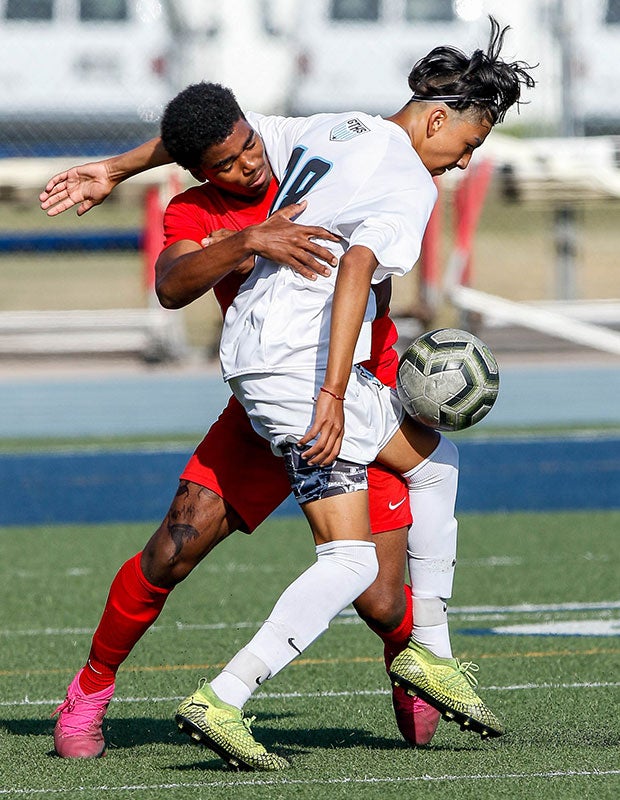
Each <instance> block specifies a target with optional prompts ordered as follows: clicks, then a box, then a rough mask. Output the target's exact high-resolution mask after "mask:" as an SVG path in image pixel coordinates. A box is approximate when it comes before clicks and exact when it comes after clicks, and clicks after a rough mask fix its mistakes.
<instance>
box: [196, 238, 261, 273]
mask: <svg viewBox="0 0 620 800" xmlns="http://www.w3.org/2000/svg"><path fill="white" fill-rule="evenodd" d="M235 233H239V231H233V230H230V228H220V229H219V230H217V231H211V233H210V234H209V235H208V236H205V238H204V239H202V240H201V242H200V244H201V245H202V246H203V247H208V246H209V245H210V244H216V243H217V242H222V241H224V239H228V237H229V236H233V235H234V234H235ZM253 269H254V256H249V257H248V258H246V259H245V261H242V262H241V264H239V266H238V267H236V269H235V270H234V271H235V272H240V273H241V274H242V275H245V274H246V273H248V272H251V271H252V270H253Z"/></svg>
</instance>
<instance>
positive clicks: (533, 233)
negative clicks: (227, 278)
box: [0, 0, 620, 357]
mask: <svg viewBox="0 0 620 800" xmlns="http://www.w3.org/2000/svg"><path fill="white" fill-rule="evenodd" d="M488 14H493V15H494V16H495V17H496V18H497V19H498V20H499V22H500V23H501V24H502V25H510V26H511V27H512V30H511V31H510V32H509V33H508V35H507V38H506V43H505V48H504V51H503V55H504V57H505V58H508V59H513V58H514V59H515V60H517V59H518V60H523V61H526V62H528V63H530V64H537V65H538V66H537V68H536V70H535V75H536V78H537V81H538V85H537V87H536V89H535V90H534V91H533V92H531V93H529V96H527V97H525V98H524V100H525V101H526V102H525V104H523V105H522V106H521V109H520V113H517V111H516V110H513V111H511V112H510V114H509V116H508V117H507V120H506V123H505V124H504V125H502V126H501V128H499V129H498V130H497V131H496V132H494V134H493V136H492V137H490V139H489V141H488V143H487V144H485V148H484V149H483V151H481V152H480V154H479V155H478V154H477V155H476V158H475V160H474V162H473V165H472V168H470V170H467V172H466V173H464V174H463V175H458V176H455V175H449V176H444V178H442V181H441V182H440V202H439V204H438V209H437V213H436V215H435V219H434V221H433V225H432V226H431V230H430V232H429V235H428V238H427V242H426V243H425V244H426V246H425V252H424V254H423V259H422V261H421V265H420V269H418V270H417V271H414V274H413V275H412V276H411V277H410V278H408V279H407V280H406V281H402V282H401V283H400V284H399V291H398V293H397V297H396V299H395V300H394V309H393V310H394V312H395V313H396V315H397V316H399V317H400V318H401V320H402V332H403V335H410V334H412V333H414V332H415V330H417V329H419V328H420V327H427V326H429V325H433V324H441V323H444V322H449V323H450V324H454V323H458V324H459V325H460V326H462V327H464V326H467V327H476V328H477V329H478V332H480V329H484V330H485V331H486V332H487V333H488V335H489V336H491V338H492V339H493V342H497V346H498V347H506V348H507V349H510V348H511V347H513V348H514V349H515V350H518V349H519V348H523V347H528V348H532V347H538V348H539V349H544V348H548V347H550V346H551V345H552V344H554V346H555V347H556V348H557V347H559V348H560V349H561V348H562V346H565V347H570V349H571V352H573V351H574V350H575V348H576V349H577V351H579V352H581V351H583V352H591V351H592V350H594V351H596V352H598V353H606V354H607V355H609V354H612V355H618V354H620V344H619V341H620V334H618V333H617V331H616V329H617V328H618V327H619V323H620V311H619V310H618V309H619V305H620V301H619V300H618V298H620V273H619V271H618V269H617V264H616V253H617V252H618V249H619V245H620V219H619V210H620V206H619V203H618V198H619V196H620V170H619V164H620V85H619V84H618V81H617V80H616V79H615V67H616V54H617V53H618V52H620V0H520V2H518V3H506V2H504V0H313V1H312V2H301V0H226V2H221V0H201V2H195V0H0V210H1V211H2V222H1V223H0V289H1V291H0V312H2V313H1V314H0V356H1V355H2V354H4V357H10V356H11V355H16V356H18V357H19V356H20V352H19V347H20V342H21V343H22V344H21V347H22V351H21V355H23V353H25V352H26V345H25V342H26V334H27V335H33V336H35V339H36V342H37V344H36V345H35V344H32V351H33V352H35V351H36V349H37V348H41V347H44V346H45V343H46V342H47V343H48V344H47V346H48V347H51V344H50V343H51V341H52V339H53V336H52V335H51V333H50V331H52V330H55V329H56V328H58V330H60V329H62V328H66V327H67V324H68V323H67V321H68V319H69V317H68V316H67V315H66V314H63V313H61V312H67V311H70V310H71V311H78V310H79V311H82V312H88V313H86V314H85V315H84V314H83V315H82V317H80V318H79V319H78V318H77V317H76V319H75V320H74V323H75V326H76V327H75V328H73V329H72V333H71V334H70V335H69V336H68V337H67V336H65V339H64V341H65V342H66V347H68V348H70V347H71V342H73V343H74V344H73V347H77V345H76V344H75V343H76V342H78V341H79V340H80V336H81V337H82V341H84V342H86V341H87V340H88V336H87V331H89V330H91V329H92V327H93V325H94V324H95V323H96V322H97V320H99V323H101V325H102V327H103V329H104V333H105V334H106V335H108V338H109V336H110V335H111V332H110V331H111V328H110V329H108V327H106V326H108V325H109V326H112V327H114V325H115V324H116V323H117V322H118V325H119V326H120V327H121V328H127V327H128V325H127V324H126V322H125V323H123V324H121V322H120V320H121V318H124V319H125V321H126V320H127V319H129V315H128V313H127V310H128V309H131V310H133V311H136V310H138V309H147V311H148V317H144V316H137V317H136V318H135V320H134V323H132V324H133V325H134V328H145V326H146V329H147V333H148V335H149V336H151V338H152V336H154V335H155V334H153V333H152V331H151V332H150V333H149V328H148V326H149V325H153V326H154V328H155V329H156V330H159V334H157V335H160V334H161V336H163V337H164V340H166V338H168V339H170V342H171V343H169V345H168V346H164V347H163V349H162V347H160V345H161V341H160V340H159V339H157V338H156V341H155V345H153V344H152V341H151V347H150V351H149V352H150V353H151V355H153V353H155V354H157V353H159V354H160V355H161V354H162V353H163V354H165V353H166V352H167V353H168V355H171V356H172V355H173V356H174V357H178V356H179V354H180V353H181V352H183V351H184V347H183V346H182V345H181V344H180V342H182V341H185V342H187V343H188V345H189V349H190V350H196V349H197V350H199V351H200V352H206V353H208V354H213V352H214V351H215V349H216V345H217V333H218V329H219V328H218V326H219V323H218V320H217V313H216V312H215V310H214V308H213V307H212V305H210V303H211V301H210V300H209V299H205V300H204V301H200V302H199V303H197V304H194V306H192V307H191V308H189V309H186V310H185V311H184V312H183V315H181V314H180V312H179V313H178V314H177V313H176V312H167V313H168V316H167V315H166V314H164V315H163V317H162V313H161V311H160V310H157V311H154V308H153V307H154V305H155V303H154V301H153V296H152V291H151V286H150V280H151V278H150V269H151V268H152V260H153V256H154V253H156V252H157V249H158V247H159V241H160V240H159V239H158V230H159V226H160V223H161V209H162V207H163V206H164V205H165V203H166V202H167V200H168V198H169V197H170V195H171V194H172V193H173V192H175V191H177V190H178V189H179V188H181V187H182V186H184V185H186V184H187V176H186V175H184V174H183V173H182V172H181V171H180V170H175V169H172V170H162V171H157V175H149V176H147V177H146V178H144V179H141V180H137V181H135V182H131V181H130V182H128V183H127V184H125V185H123V186H122V187H120V189H119V191H118V193H117V197H116V198H113V199H111V200H109V201H108V202H106V204H104V205H103V206H101V207H100V208H99V209H96V210H94V211H92V212H90V213H89V215H88V216H87V217H86V218H85V219H84V220H79V221H78V220H76V219H75V217H74V216H73V215H63V216H62V217H59V218H56V219H54V220H50V219H47V218H46V217H45V216H44V215H43V214H42V213H41V212H40V210H38V207H37V200H36V197H37V194H38V192H39V191H40V189H41V188H42V187H43V186H44V184H45V182H46V181H47V179H48V178H49V177H50V176H51V175H52V174H54V172H56V171H58V170H60V169H63V168H66V167H68V166H71V165H72V164H75V163H79V161H80V160H85V159H88V158H90V157H100V156H104V155H108V154H111V153H113V152H117V151H119V150H122V149H125V148H128V147H130V146H133V145H135V144H137V143H139V142H141V141H143V140H144V139H145V138H148V137H150V136H153V135H156V134H157V132H158V125H159V119H160V117H161V113H162V110H163V108H164V106H165V104H166V103H167V102H168V100H169V99H171V98H172V97H173V96H174V95H175V94H176V93H177V91H179V90H180V89H181V88H183V87H184V86H186V85H187V84H188V83H191V82H195V81H199V80H203V79H204V80H214V81H218V82H220V83H223V84H225V85H228V86H230V87H231V88H233V90H234V91H235V93H236V94H237V97H238V99H239V101H240V103H241V105H242V106H243V107H246V108H251V109H253V110H257V111H263V112H266V113H283V114H291V113H292V114H309V113H314V112H319V111H331V110H344V109H347V108H350V109H363V110H366V111H369V112H371V113H377V114H386V113H391V112H393V111H395V110H396V109H397V108H399V107H400V106H401V105H402V104H404V103H405V102H406V101H407V99H408V87H407V75H408V72H409V70H410V69H411V67H412V65H413V64H414V63H415V61H416V60H417V59H418V58H420V57H421V56H423V55H424V54H425V53H427V52H428V51H429V50H430V49H431V48H432V47H434V46H436V45H438V44H453V45H455V46H457V47H460V48H463V49H465V50H471V49H472V48H474V47H478V46H482V47H484V46H485V44H486V41H487V39H488V31H489V25H488V19H487V15H488ZM149 191H150V192H151V193H150V195H149ZM153 192H155V194H154V193H153ZM149 198H150V199H149ZM462 289H463V290H464V291H461V290H462ZM467 290H472V291H474V292H476V293H477V294H471V293H469V294H468V291H467ZM510 304H513V305H510ZM515 304H516V305H515ZM110 309H112V310H115V312H119V310H120V314H119V313H117V314H116V316H114V317H110V318H109V319H108V318H106V320H105V324H104V322H102V320H103V316H102V315H101V314H100V316H99V317H97V313H99V312H103V311H106V313H107V312H108V311H109V310H110ZM42 312H45V313H46V314H47V316H45V315H44V314H43V313H42ZM51 312H54V313H56V312H58V314H57V315H56V317H54V315H53V314H51ZM96 312H97V313H96ZM170 313H174V314H175V320H176V319H178V318H181V319H182V320H183V322H182V330H180V329H179V324H178V323H177V322H175V323H174V325H173V326H170V324H169V322H168V321H167V320H169V319H170V317H169V314H170ZM549 313H553V314H559V315H560V316H559V317H558V316H555V317H549V316H548V315H549ZM16 314H18V316H16ZM155 314H158V315H159V316H158V318H157V319H158V320H161V319H163V320H164V322H161V321H155ZM545 314H546V315H547V316H545ZM11 315H12V316H11ZM19 315H21V316H19ZM89 315H90V316H89ZM108 316H109V314H108ZM46 320H47V321H46ZM115 321H116V322H115ZM78 323H80V324H78ZM45 325H47V326H48V327H47V328H46V327H44V326H45ZM20 326H22V327H20ZM37 326H39V327H38V328H37ZM41 326H43V327H41ZM49 326H51V328H50V327H49ZM22 328H23V329H22ZM169 328H170V330H168V329H169ZM18 329H19V330H18ZM172 329H174V330H172ZM516 329H518V330H520V331H521V332H522V334H523V335H522V337H521V339H519V340H517V339H515V337H514V331H515V330H516ZM599 329H601V330H600V332H599ZM132 330H133V332H134V333H135V330H134V329H133V328H132ZM162 331H163V332H162ZM554 331H555V334H558V335H553V334H554ZM57 332H58V331H57ZM91 332H92V330H91ZM532 333H533V334H535V335H534V338H532V336H530V334H532ZM599 333H600V335H599ZM125 334H127V331H126V330H125ZM528 336H530V338H529V339H528ZM20 337H21V338H20ZM523 337H525V338H523ZM540 337H542V339H541V338H540ZM534 339H535V341H534ZM125 340H126V341H129V340H128V339H127V337H126V339H125ZM98 341H100V340H99V339H97V338H96V337H95V339H92V344H91V348H92V349H93V351H94V350H95V349H96V348H97V347H98V346H99V345H98V344H97V342H98ZM132 341H134V342H135V341H136V339H135V336H134V338H133V339H132ZM140 341H142V340H140ZM517 341H518V342H519V344H516V342H517ZM540 342H542V343H540ZM562 343H564V345H563V344H562ZM566 343H569V344H566ZM119 348H120V345H119ZM62 350H63V348H62V346H61V344H59V345H58V352H61V351H62ZM147 350H148V348H147Z"/></svg>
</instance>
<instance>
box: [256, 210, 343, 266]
mask: <svg viewBox="0 0 620 800" xmlns="http://www.w3.org/2000/svg"><path fill="white" fill-rule="evenodd" d="M306 205H307V203H306V201H305V200H302V202H301V203H293V204H292V205H290V206H286V208H283V209H281V210H280V211H276V212H275V214H272V215H271V216H270V217H269V218H268V219H266V220H265V222H262V223H261V224H260V225H255V226H254V227H253V228H252V250H253V251H254V252H255V253H256V255H259V256H263V257H264V258H267V259H269V260H270V261H275V263H276V264H285V265H286V266H289V267H291V269H293V270H295V272H298V273H299V274H300V275H303V276H304V278H308V279H310V280H316V278H317V276H318V275H324V276H327V275H329V274H330V273H331V269H330V266H331V267H335V266H336V264H337V263H338V260H337V258H336V257H335V256H334V254H333V253H332V252H331V251H330V250H328V249H327V248H326V247H323V246H322V245H320V244H318V243H317V242H315V241H313V240H314V239H326V240H328V241H331V242H338V241H340V238H339V237H338V236H336V235H335V234H333V233H331V232H330V231H328V230H327V229H326V228H321V227H319V226H316V225H301V224H297V223H296V222H292V220H293V219H294V218H295V217H297V216H299V214H301V212H302V211H303V210H304V209H305V208H306ZM322 262H326V263H322Z"/></svg>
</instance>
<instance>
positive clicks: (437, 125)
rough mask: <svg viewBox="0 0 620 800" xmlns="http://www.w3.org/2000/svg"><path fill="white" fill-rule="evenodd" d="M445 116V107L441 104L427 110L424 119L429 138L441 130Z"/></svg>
mask: <svg viewBox="0 0 620 800" xmlns="http://www.w3.org/2000/svg"><path fill="white" fill-rule="evenodd" d="M447 116H448V115H447V113H446V109H445V108H443V107H442V106H436V107H435V108H432V109H431V110H430V111H429V114H428V117H427V119H426V135H427V136H428V137H429V138H430V137H431V136H434V135H435V134H436V133H438V132H439V131H440V130H441V127H442V125H443V124H444V123H445V121H446V118H447Z"/></svg>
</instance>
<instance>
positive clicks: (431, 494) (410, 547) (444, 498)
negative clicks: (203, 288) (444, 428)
mask: <svg viewBox="0 0 620 800" xmlns="http://www.w3.org/2000/svg"><path fill="white" fill-rule="evenodd" d="M458 475H459V456H458V450H457V448H456V446H455V445H454V444H453V443H452V442H451V441H450V440H449V439H446V438H445V437H444V436H442V437H441V438H440V440H439V444H438V445H437V447H436V448H435V450H434V451H433V452H432V453H431V455H430V456H429V457H428V458H427V459H425V460H424V461H423V462H422V463H421V464H419V465H418V466H417V467H415V468H414V469H412V470H410V471H409V472H408V473H406V474H405V475H404V476H403V477H404V478H405V480H406V481H407V483H408V485H409V502H410V504H411V513H412V515H413V525H412V526H411V528H410V529H409V536H408V540H407V554H408V556H409V575H410V578H411V585H412V590H413V599H414V615H413V633H412V638H413V639H414V640H415V641H417V642H419V643H420V644H423V645H424V646H425V647H428V649H429V650H430V651H431V652H432V653H434V654H435V655H436V656H440V657H441V658H449V657H450V656H451V655H452V648H451V645H450V633H449V630H448V618H447V615H445V614H444V617H443V621H440V620H439V618H438V617H437V616H435V615H433V619H434V620H435V622H434V623H433V624H424V623H425V622H426V623H428V620H420V622H416V615H415V601H416V598H418V599H422V600H424V599H435V600H437V601H439V600H441V602H442V605H444V604H445V601H446V600H447V599H449V598H450V597H451V596H452V582H453V580H454V567H455V565H456V534H457V521H456V519H455V518H454V507H455V504H456V492H457V488H458ZM434 608H435V609H437V613H439V611H438V609H439V606H438V605H436V606H434ZM420 623H422V624H420Z"/></svg>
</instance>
